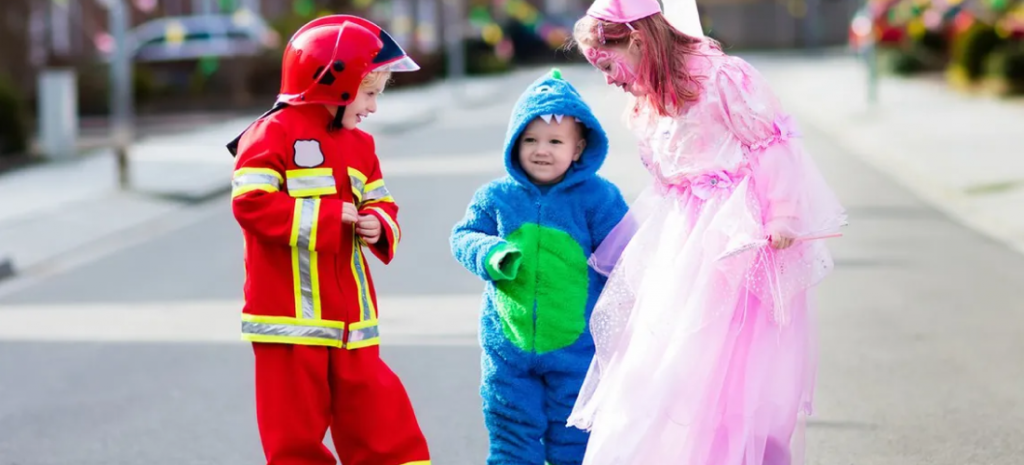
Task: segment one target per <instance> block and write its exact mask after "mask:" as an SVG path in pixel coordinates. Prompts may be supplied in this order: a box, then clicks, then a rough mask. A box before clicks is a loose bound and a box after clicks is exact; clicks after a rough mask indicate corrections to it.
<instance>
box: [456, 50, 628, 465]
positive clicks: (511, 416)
mask: <svg viewBox="0 0 1024 465" xmlns="http://www.w3.org/2000/svg"><path fill="white" fill-rule="evenodd" d="M542 115H564V116H567V117H568V116H572V117H575V118H576V120H577V121H579V122H581V123H583V124H584V125H585V126H586V128H587V129H586V140H587V144H586V148H585V150H584V152H583V154H582V156H581V157H580V159H579V160H578V161H576V162H574V163H573V164H572V165H571V166H570V167H569V170H568V172H567V173H566V174H565V177H564V178H563V179H562V181H560V182H559V183H557V184H554V185H551V186H544V187H539V186H537V185H535V184H533V183H532V182H531V181H530V179H529V178H528V177H527V175H526V173H525V172H524V171H523V169H522V167H521V166H520V164H519V161H518V155H517V148H516V142H517V141H518V140H519V136H520V133H521V132H522V131H523V130H524V129H525V128H526V126H527V125H528V124H529V123H530V122H531V121H533V120H534V119H536V118H538V117H541V116H542ZM547 118H548V119H550V117H547ZM607 152H608V138H607V136H606V135H605V132H604V130H603V129H602V128H601V125H600V123H598V121H597V119H596V118H595V117H594V115H593V113H591V111H590V107H589V106H587V104H586V103H585V102H584V101H583V99H582V97H581V96H580V94H579V93H578V92H577V91H576V89H575V88H573V86H572V85H571V84H569V82H567V81H565V80H564V79H562V76H561V73H560V72H559V71H558V70H553V71H552V72H551V73H550V74H546V75H544V76H542V77H541V78H539V79H537V80H536V81H535V82H534V83H533V84H531V85H530V87H528V88H527V89H526V92H525V93H523V95H522V96H521V97H520V98H519V101H518V102H517V103H516V106H515V108H514V110H513V113H512V120H511V121H510V122H509V127H508V132H507V134H506V136H505V151H504V156H505V167H506V169H507V171H508V175H507V176H505V177H503V178H500V179H496V180H494V181H491V182H490V183H488V184H487V185H485V186H483V187H482V188H480V189H479V190H478V191H477V192H476V194H475V195H474V197H473V200H472V202H471V203H470V205H469V208H468V209H467V211H466V217H465V218H464V219H463V220H462V221H461V222H459V223H458V224H457V225H455V228H454V230H453V232H452V237H451V246H452V253H453V254H454V255H455V258H456V259H457V260H458V261H459V262H460V263H461V264H462V265H463V266H465V267H466V268H468V269H469V270H470V271H472V272H473V273H475V274H476V275H477V276H479V277H480V278H482V279H483V280H484V281H485V282H486V283H487V284H486V290H485V296H484V303H483V305H484V308H483V314H482V316H481V324H480V341H481V344H482V346H483V360H482V368H483V377H482V378H483V379H482V386H481V390H480V393H481V396H482V397H483V410H484V419H485V423H486V425H487V428H488V430H489V432H490V455H489V457H488V459H487V463H488V465H499V464H502V465H504V464H522V465H542V464H544V463H545V461H547V462H548V463H550V464H551V465H572V464H580V463H582V462H583V454H584V450H585V448H586V443H587V433H585V432H583V431H580V430H578V429H575V428H569V427H567V426H566V419H567V418H568V417H569V412H570V411H571V410H572V407H573V404H574V403H575V402H576V397H577V395H578V394H579V389H580V386H581V385H582V383H583V378H584V377H585V375H586V373H587V368H588V367H589V366H590V361H591V359H592V358H593V356H594V342H593V339H592V338H591V335H590V328H589V325H588V323H589V321H590V313H591V310H592V309H593V307H594V303H595V302H596V301H597V298H598V296H599V295H600V293H601V289H602V287H603V286H604V282H605V279H604V277H603V276H601V275H600V274H598V273H596V272H594V271H593V270H591V269H590V268H589V267H588V266H587V258H588V257H589V256H590V254H591V253H592V252H593V251H594V249H595V248H597V246H598V245H599V244H600V242H601V241H602V240H603V239H604V237H605V236H606V235H607V234H608V232H609V231H610V230H611V229H612V228H613V227H614V226H615V225H616V224H617V223H618V222H619V220H620V219H621V218H622V217H623V216H624V215H625V213H626V210H627V205H626V202H625V200H624V199H623V198H622V194H620V193H619V190H618V189H617V188H616V187H615V186H614V185H613V184H612V183H610V182H609V181H607V180H606V179H604V178H602V177H600V176H598V175H597V171H598V169H599V168H600V167H601V164H602V163H604V159H605V156H606V154H607Z"/></svg>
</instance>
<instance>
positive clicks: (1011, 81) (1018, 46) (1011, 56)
mask: <svg viewBox="0 0 1024 465" xmlns="http://www.w3.org/2000/svg"><path fill="white" fill-rule="evenodd" d="M984 74H985V76H986V77H988V78H990V79H994V80H996V81H1000V82H1001V84H1002V86H1003V89H1002V91H1003V92H1004V93H1008V94H1021V93H1024V41H1012V42H1007V43H1005V44H1003V45H1002V46H1000V47H999V48H997V49H995V50H993V51H992V53H991V54H989V56H988V59H987V60H985V65H984Z"/></svg>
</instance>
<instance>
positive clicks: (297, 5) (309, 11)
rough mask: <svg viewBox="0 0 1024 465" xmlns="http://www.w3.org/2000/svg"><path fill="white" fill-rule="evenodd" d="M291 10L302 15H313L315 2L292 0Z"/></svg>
mask: <svg viewBox="0 0 1024 465" xmlns="http://www.w3.org/2000/svg"><path fill="white" fill-rule="evenodd" d="M292 11H294V12H295V14H297V15H299V16H303V17H309V16H313V12H314V11H316V2H314V1H313V0H294V1H293V2H292Z"/></svg>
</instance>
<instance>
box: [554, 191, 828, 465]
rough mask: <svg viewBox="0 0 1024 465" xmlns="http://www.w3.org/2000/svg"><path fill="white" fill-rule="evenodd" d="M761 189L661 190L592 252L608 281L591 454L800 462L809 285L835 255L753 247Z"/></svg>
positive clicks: (592, 379)
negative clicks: (705, 192)
mask: <svg viewBox="0 0 1024 465" xmlns="http://www.w3.org/2000/svg"><path fill="white" fill-rule="evenodd" d="M755 191H756V189H755V188H754V186H753V181H752V180H751V178H749V177H742V179H738V182H736V183H735V184H733V185H730V186H729V187H728V188H727V189H721V190H718V191H716V192H713V193H712V195H711V196H708V195H702V196H701V197H704V198H699V197H698V196H696V195H694V194H693V193H692V191H691V189H688V188H686V187H682V188H672V189H668V188H664V187H659V186H657V185H656V186H655V187H651V188H649V189H648V190H647V191H645V192H644V193H643V194H641V196H640V197H639V199H638V200H637V201H636V202H635V203H634V205H633V207H632V208H631V210H630V213H629V214H628V215H627V217H626V219H625V220H623V222H622V223H621V224H619V226H617V227H616V228H615V230H613V231H612V233H611V234H610V235H609V237H608V238H607V239H605V241H604V242H603V243H602V245H601V248H600V249H599V250H598V251H597V252H596V253H595V254H594V256H593V257H592V258H591V265H592V266H594V267H595V268H596V269H598V270H599V271H602V272H604V273H606V274H608V283H607V285H606V287H605V290H604V292H603V293H602V295H601V297H600V299H599V301H598V303H597V306H596V307H595V310H594V313H593V316H592V320H591V330H592V332H593V335H594V340H595V344H596V346H597V354H596V357H595V358H594V361H593V363H592V365H591V368H590V372H589V373H588V375H587V378H586V380H585V381H584V385H583V389H582V390H581V393H580V396H579V399H578V401H577V403H576V405H575V408H574V411H573V413H572V415H571V417H570V419H569V425H570V426H575V427H578V428H581V429H586V430H589V431H590V432H591V438H590V443H589V444H588V448H587V454H586V459H585V461H584V463H585V464H587V465H641V464H643V465H652V464H655V465H797V464H799V463H801V462H802V457H801V451H802V450H803V446H802V443H801V437H802V434H801V433H802V418H803V417H804V416H805V415H807V414H809V413H810V410H811V401H812V394H813V388H814V380H815V369H816V358H815V357H816V350H815V345H814V342H813V341H814V337H813V331H812V328H814V325H813V324H812V321H811V317H812V312H811V308H810V302H809V295H808V294H809V292H810V291H811V288H813V286H814V285H816V284H817V283H818V282H819V281H820V280H821V279H822V278H823V277H824V276H825V275H826V274H828V273H829V271H830V270H831V269H832V260H831V256H830V255H829V253H828V251H827V249H826V248H825V246H824V244H823V241H807V242H799V243H797V244H796V245H794V246H792V247H790V248H788V249H786V250H781V251H776V250H773V249H771V248H769V247H745V245H749V244H752V243H756V242H757V241H758V240H761V239H763V238H764V237H765V236H766V232H765V228H764V225H763V218H762V215H761V210H760V207H759V205H760V204H761V202H762V199H759V198H758V195H757V194H756V193H755ZM842 221H845V217H844V218H843V219H842ZM836 224H837V225H838V222H837V223H836ZM837 227H838V226H837ZM737 250H739V251H740V252H739V253H735V252H736V251H737ZM730 252H732V253H730Z"/></svg>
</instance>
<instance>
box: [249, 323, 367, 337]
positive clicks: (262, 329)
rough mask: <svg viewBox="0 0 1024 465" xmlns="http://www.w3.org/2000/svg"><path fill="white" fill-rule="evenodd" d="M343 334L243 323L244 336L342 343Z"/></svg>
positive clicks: (339, 330)
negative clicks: (324, 340)
mask: <svg viewBox="0 0 1024 465" xmlns="http://www.w3.org/2000/svg"><path fill="white" fill-rule="evenodd" d="M367 329H369V328H367ZM342 333H343V331H342V330H341V329H339V328H322V327H319V326H299V325H282V324H271V323H256V322H252V321H243V322H242V334H252V335H256V336H282V337H315V338H318V339H331V340H335V341H341V340H342Z"/></svg>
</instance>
